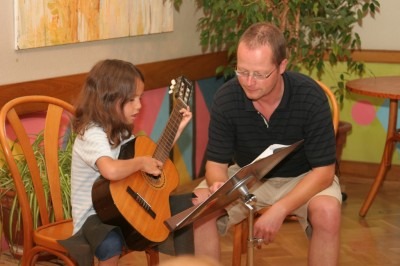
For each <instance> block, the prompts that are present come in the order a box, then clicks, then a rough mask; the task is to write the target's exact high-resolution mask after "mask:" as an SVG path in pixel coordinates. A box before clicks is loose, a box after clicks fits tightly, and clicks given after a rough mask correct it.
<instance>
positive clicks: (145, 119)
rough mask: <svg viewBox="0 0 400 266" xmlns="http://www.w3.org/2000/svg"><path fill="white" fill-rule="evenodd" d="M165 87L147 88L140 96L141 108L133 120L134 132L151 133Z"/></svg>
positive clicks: (148, 134)
mask: <svg viewBox="0 0 400 266" xmlns="http://www.w3.org/2000/svg"><path fill="white" fill-rule="evenodd" d="M166 90H167V89H166V88H160V89H155V90H147V91H145V92H144V93H143V96H142V100H141V102H142V109H141V110H140V113H139V115H138V117H137V118H136V120H135V124H134V130H133V131H134V132H135V133H137V132H138V131H144V132H145V133H146V135H147V136H150V135H151V132H152V131H153V127H154V123H155V121H156V119H157V116H158V113H159V112H160V108H161V106H162V101H163V99H164V97H165V93H166Z"/></svg>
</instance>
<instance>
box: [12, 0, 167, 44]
mask: <svg viewBox="0 0 400 266" xmlns="http://www.w3.org/2000/svg"><path fill="white" fill-rule="evenodd" d="M14 1H15V2H14V3H15V5H14V9H15V48H16V49H17V50H19V49H28V48H36V47H44V46H53V45H61V44H71V43H79V42H87V41H96V40H105V39H111V38H120V37H128V36H137V35H145V34H153V33H162V32H170V31H172V30H173V4H172V0H14Z"/></svg>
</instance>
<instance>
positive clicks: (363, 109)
mask: <svg viewBox="0 0 400 266" xmlns="http://www.w3.org/2000/svg"><path fill="white" fill-rule="evenodd" d="M351 115H352V117H353V120H354V121H355V122H356V123H357V124H359V125H362V126H366V125H369V124H371V123H372V121H373V120H374V119H375V117H376V111H375V108H374V106H373V105H372V104H371V102H369V101H367V100H362V101H358V102H356V103H355V104H353V106H352V109H351Z"/></svg>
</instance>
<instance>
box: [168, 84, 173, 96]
mask: <svg viewBox="0 0 400 266" xmlns="http://www.w3.org/2000/svg"><path fill="white" fill-rule="evenodd" d="M173 92H174V86H173V85H171V86H169V90H168V94H171V93H173Z"/></svg>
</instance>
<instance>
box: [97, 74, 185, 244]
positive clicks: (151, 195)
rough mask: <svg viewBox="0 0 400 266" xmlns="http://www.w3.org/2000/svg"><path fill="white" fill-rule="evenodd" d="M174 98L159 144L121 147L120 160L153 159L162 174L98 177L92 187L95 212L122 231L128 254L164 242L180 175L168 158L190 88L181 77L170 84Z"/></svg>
mask: <svg viewBox="0 0 400 266" xmlns="http://www.w3.org/2000/svg"><path fill="white" fill-rule="evenodd" d="M171 84H172V85H171V86H170V91H169V93H170V94H171V93H173V94H174V96H175V97H173V99H174V104H173V106H174V107H173V110H172V112H171V115H170V117H169V119H168V122H167V125H166V127H165V129H164V131H163V133H162V135H161V137H160V139H159V141H158V143H157V144H156V143H154V142H153V141H152V140H151V139H150V138H148V137H146V136H137V137H135V138H134V139H133V140H131V141H129V142H127V143H125V144H124V145H123V146H122V147H121V151H120V154H119V159H130V158H133V157H134V156H152V157H153V158H155V159H158V160H159V161H161V162H163V169H162V174H161V175H160V176H152V175H150V174H147V173H145V172H142V171H138V172H135V173H133V174H132V175H130V176H128V177H126V178H124V179H122V180H118V181H110V180H108V179H105V178H104V177H102V176H100V177H99V178H98V179H97V180H96V181H95V183H94V185H93V187H92V200H93V205H94V208H95V210H96V212H97V214H98V216H99V218H100V220H101V221H102V222H103V223H106V224H111V225H117V226H119V227H120V228H121V230H122V233H123V235H124V237H125V241H126V244H127V246H128V247H129V249H131V250H144V249H146V248H148V247H149V246H152V245H155V244H157V243H160V242H162V241H164V240H165V239H166V238H167V237H168V235H169V230H168V228H167V227H166V225H165V224H164V221H165V220H166V219H168V218H170V217H171V212H170V206H169V195H170V193H171V192H172V191H173V190H174V189H175V188H176V187H177V186H178V183H179V175H178V172H177V170H176V168H175V165H174V164H173V162H172V161H171V160H170V159H169V155H170V152H171V149H172V146H173V141H174V139H175V137H176V133H177V131H178V127H179V124H180V122H181V121H182V114H181V113H180V112H179V110H181V109H182V108H186V107H187V106H188V102H189V99H190V96H191V92H192V89H193V84H192V82H191V81H190V80H188V79H187V78H185V77H183V76H181V77H178V78H177V79H175V80H173V81H172V82H171Z"/></svg>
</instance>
